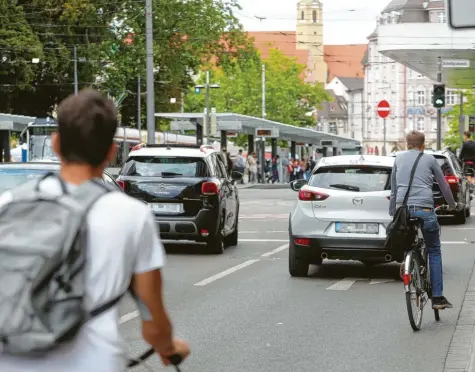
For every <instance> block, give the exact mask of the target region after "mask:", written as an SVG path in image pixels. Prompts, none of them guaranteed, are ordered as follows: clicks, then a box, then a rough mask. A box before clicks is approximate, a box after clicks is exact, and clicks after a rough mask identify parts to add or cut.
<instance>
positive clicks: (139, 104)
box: [137, 75, 142, 141]
mask: <svg viewBox="0 0 475 372" xmlns="http://www.w3.org/2000/svg"><path fill="white" fill-rule="evenodd" d="M141 94H142V93H141V89H140V75H139V76H137V129H138V130H139V138H140V141H142V136H141V135H140V131H141V130H142V101H141V97H140V95H141Z"/></svg>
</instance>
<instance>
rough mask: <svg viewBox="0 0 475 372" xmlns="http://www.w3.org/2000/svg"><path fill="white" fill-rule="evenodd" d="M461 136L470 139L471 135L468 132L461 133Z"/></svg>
mask: <svg viewBox="0 0 475 372" xmlns="http://www.w3.org/2000/svg"><path fill="white" fill-rule="evenodd" d="M463 135H464V136H465V137H467V138H472V133H470V132H469V131H466V132H463Z"/></svg>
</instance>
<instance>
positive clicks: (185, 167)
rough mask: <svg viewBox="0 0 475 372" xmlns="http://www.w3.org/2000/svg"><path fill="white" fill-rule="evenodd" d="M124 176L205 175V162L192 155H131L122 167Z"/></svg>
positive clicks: (206, 173)
mask: <svg viewBox="0 0 475 372" xmlns="http://www.w3.org/2000/svg"><path fill="white" fill-rule="evenodd" d="M121 174H123V175H124V176H139V177H140V176H141V177H207V175H208V172H207V167H206V163H205V162H204V161H203V159H201V158H193V157H157V156H132V157H130V158H129V159H127V162H126V163H125V165H124V168H123V169H122V172H121Z"/></svg>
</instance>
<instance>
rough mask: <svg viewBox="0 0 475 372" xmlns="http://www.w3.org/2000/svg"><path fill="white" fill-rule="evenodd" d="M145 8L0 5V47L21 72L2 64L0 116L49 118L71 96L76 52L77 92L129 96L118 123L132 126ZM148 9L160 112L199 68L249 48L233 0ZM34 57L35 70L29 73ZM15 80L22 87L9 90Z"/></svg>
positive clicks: (8, 0)
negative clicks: (95, 90) (91, 89)
mask: <svg viewBox="0 0 475 372" xmlns="http://www.w3.org/2000/svg"><path fill="white" fill-rule="evenodd" d="M15 1H16V2H15ZM144 3H145V2H144V1H136V0H121V1H114V0H13V2H12V0H0V10H2V15H0V36H1V39H2V40H0V48H5V49H6V51H8V52H9V53H11V54H14V57H15V61H16V62H15V63H17V64H18V65H19V66H22V67H21V71H13V70H12V66H11V65H8V66H6V65H5V64H0V112H15V113H19V114H31V115H38V116H44V115H47V114H51V112H52V110H53V108H54V105H55V104H56V103H57V102H59V101H60V100H61V99H62V98H64V97H65V96H67V95H69V94H71V93H72V92H73V89H74V63H73V47H74V46H76V47H77V55H78V58H79V60H78V63H77V65H78V77H79V88H80V89H81V88H83V87H86V86H94V87H96V88H98V89H100V90H102V91H104V92H105V93H108V94H110V95H111V96H114V97H117V96H119V95H121V94H122V93H124V92H128V94H129V97H128V98H127V99H126V100H125V101H124V103H123V105H122V118H123V122H124V123H126V124H127V123H128V122H131V121H135V117H136V112H137V107H136V96H135V95H134V94H133V93H134V92H135V91H136V89H137V76H141V78H142V79H141V80H142V82H143V85H142V91H145V80H146V79H145V17H144ZM11 4H15V5H11ZM153 6H154V7H153V9H154V11H153V21H154V52H155V55H154V60H155V66H156V67H159V70H158V69H157V72H156V74H155V96H156V107H157V111H160V110H170V109H173V110H177V109H178V108H179V107H177V106H176V105H174V106H173V107H170V98H176V99H177V101H178V102H179V101H180V96H181V93H182V92H183V91H184V89H185V88H186V87H187V86H189V84H190V81H191V79H192V76H194V75H195V74H196V73H197V72H198V70H199V68H200V66H201V65H202V63H204V62H206V61H210V60H211V59H212V58H213V62H214V63H216V64H218V65H221V64H223V63H226V61H228V60H229V59H232V58H234V57H236V56H239V55H241V54H244V53H248V52H249V50H251V49H252V47H251V44H250V43H249V42H248V41H247V40H246V38H245V34H244V33H243V32H242V29H241V26H240V24H239V22H238V19H237V18H236V17H235V16H234V10H235V9H238V8H239V5H238V4H237V1H236V0H188V1H182V0H153ZM32 58H39V59H40V63H39V64H37V65H35V66H33V65H32V64H31V59H32ZM28 61H30V62H28ZM27 62H28V63H27ZM23 65H27V66H23ZM15 78H16V79H18V80H16V81H15V82H17V81H19V82H20V83H18V84H15V87H12V86H11V81H13V80H12V79H15ZM12 93H15V94H12ZM6 97H8V98H9V99H8V100H7V99H6ZM144 111H145V110H144Z"/></svg>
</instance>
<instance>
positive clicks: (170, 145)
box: [132, 143, 200, 151]
mask: <svg viewBox="0 0 475 372" xmlns="http://www.w3.org/2000/svg"><path fill="white" fill-rule="evenodd" d="M145 147H146V148H151V149H153V148H162V149H172V148H181V149H182V148H188V149H199V148H200V146H199V145H193V144H182V145H180V144H175V143H158V144H149V143H140V144H138V145H137V146H135V147H134V148H132V151H136V150H140V149H142V148H145Z"/></svg>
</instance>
